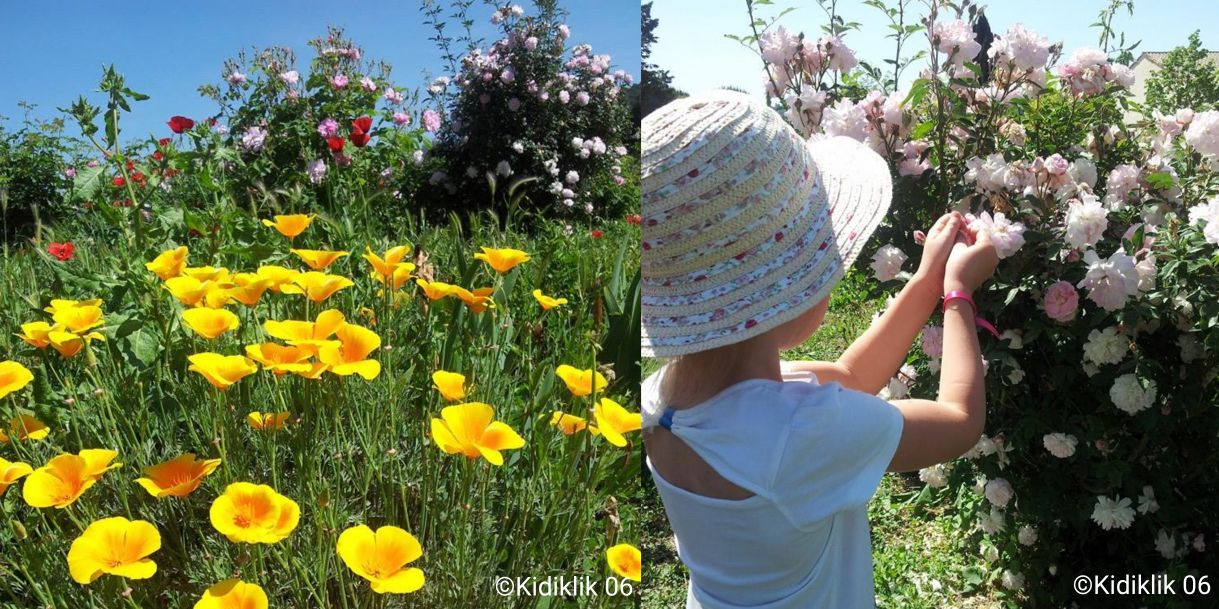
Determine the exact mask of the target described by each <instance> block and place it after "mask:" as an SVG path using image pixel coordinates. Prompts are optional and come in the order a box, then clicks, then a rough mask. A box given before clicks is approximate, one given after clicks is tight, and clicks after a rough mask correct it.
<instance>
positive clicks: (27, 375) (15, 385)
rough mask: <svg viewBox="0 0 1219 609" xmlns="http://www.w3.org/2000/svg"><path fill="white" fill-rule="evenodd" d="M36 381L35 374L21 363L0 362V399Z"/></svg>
mask: <svg viewBox="0 0 1219 609" xmlns="http://www.w3.org/2000/svg"><path fill="white" fill-rule="evenodd" d="M32 380H34V373H32V372H30V369H29V368H26V367H25V366H23V365H21V362H12V361H8V362H0V398H4V396H6V395H8V394H10V393H12V392H14V391H17V390H19V389H22V388H23V387H25V386H26V385H29V384H30V381H32Z"/></svg>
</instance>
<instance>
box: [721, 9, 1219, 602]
mask: <svg viewBox="0 0 1219 609" xmlns="http://www.w3.org/2000/svg"><path fill="white" fill-rule="evenodd" d="M869 4H871V5H873V6H877V7H878V8H882V9H884V8H885V6H884V5H883V4H882V3H880V2H871V3H869ZM825 5H827V6H829V7H832V3H825ZM903 6H904V4H903ZM751 9H752V5H751ZM830 10H831V12H832V8H830ZM945 10H946V11H949V12H948V13H947V14H945V13H941V12H939V11H938V10H936V9H932V10H931V12H930V14H929V15H927V18H926V19H925V20H924V21H923V22H922V23H921V24H914V25H913V27H911V24H901V23H899V24H898V26H899V28H900V30H899V31H900V32H906V33H907V36H906V38H901V37H900V36H899V37H898V41H899V44H900V43H901V42H905V41H908V40H909V34H910V33H914V32H919V31H921V32H924V33H925V34H926V41H927V43H928V50H927V51H926V54H925V56H926V58H927V60H928V61H927V63H928V66H927V68H926V69H925V70H923V71H922V72H921V73H920V74H919V75H918V77H917V78H915V79H913V81H912V82H911V83H910V84H909V86H908V89H906V90H903V91H900V92H895V91H892V90H891V83H894V82H897V81H898V80H899V79H898V74H899V73H900V67H899V68H898V69H897V70H896V71H895V73H894V75H893V80H892V81H886V80H885V79H884V78H883V76H878V75H879V74H880V71H879V70H877V69H875V68H873V67H871V66H869V65H867V64H866V63H864V62H860V61H859V60H858V59H857V58H856V57H855V55H854V53H853V52H852V51H851V50H850V48H849V47H848V46H847V44H846V42H844V40H845V39H844V35H845V34H846V32H847V30H848V29H849V28H846V27H844V25H843V23H842V21H841V20H840V19H835V18H834V15H832V14H831V21H830V23H831V26H828V27H827V28H825V30H826V31H825V32H824V35H822V36H820V37H816V36H805V35H804V34H802V33H794V32H790V31H788V30H786V29H784V28H783V27H782V26H774V22H773V21H772V22H770V23H769V24H768V22H766V21H765V20H761V21H758V20H755V21H754V23H755V28H761V29H755V30H754V32H753V34H752V35H750V36H745V37H742V38H741V39H742V41H744V42H746V43H747V44H752V45H756V47H757V52H758V54H759V56H760V57H761V58H762V60H763V63H764V65H765V68H766V70H765V76H764V80H765V83H766V88H767V93H768V98H769V99H770V100H771V102H772V103H773V104H774V105H775V107H776V108H777V109H779V110H781V111H782V112H784V113H785V114H786V116H787V117H788V119H789V120H790V122H791V123H792V124H793V125H794V126H795V127H797V129H799V130H800V131H802V132H803V133H805V134H807V135H809V136H810V137H824V136H826V135H846V136H849V137H853V138H856V139H859V140H861V141H865V142H867V143H869V144H871V145H872V147H873V148H874V149H875V150H876V151H877V152H879V153H880V154H882V155H884V156H885V157H886V158H887V159H889V161H890V163H891V165H892V168H893V173H894V175H895V181H896V185H895V197H894V202H893V210H892V214H891V216H890V220H891V221H890V223H889V225H888V227H886V228H884V229H882V230H881V231H878V233H877V234H878V238H877V239H876V242H875V243H874V244H873V247H874V248H876V249H875V255H874V256H872V263H871V268H872V271H873V272H874V273H875V277H876V279H877V281H878V283H877V284H876V286H877V289H876V290H875V292H874V294H875V295H876V296H877V297H880V296H883V295H884V294H887V293H893V292H896V291H897V290H898V289H900V288H901V286H902V285H903V282H904V280H905V279H907V278H908V277H909V273H902V272H901V268H902V266H903V264H904V263H905V262H906V259H907V255H906V254H905V253H903V252H902V249H903V248H906V249H907V250H908V251H909V248H910V246H911V245H913V242H914V241H915V240H916V239H917V238H918V237H917V236H916V235H914V234H913V233H912V229H916V228H918V227H920V226H927V222H928V221H929V220H930V218H932V217H934V216H935V215H937V214H939V213H942V212H944V211H946V210H948V209H951V208H956V209H960V210H961V211H963V212H965V213H967V214H968V219H969V221H970V223H971V227H972V228H974V229H975V230H985V231H988V232H989V233H990V234H991V236H992V238H993V239H994V242H995V245H996V247H997V249H998V250H999V255H1000V257H1001V258H1002V259H1003V260H1002V261H1001V264H1000V267H999V270H998V272H997V273H996V276H995V277H994V278H993V279H992V280H991V281H990V282H989V283H988V284H987V285H986V286H984V288H983V289H982V291H981V293H980V294H977V295H976V299H977V301H978V303H979V306H980V308H981V310H980V311H979V315H980V316H981V317H984V318H985V319H987V320H989V321H991V322H993V323H994V324H995V325H996V326H997V327H998V328H999V329H1000V330H1001V331H1002V332H1001V334H1000V335H999V336H998V337H992V336H990V335H988V334H986V333H982V334H981V335H980V336H981V343H982V351H983V358H984V360H985V363H986V366H987V376H986V384H987V403H988V407H987V413H988V418H987V427H986V435H984V436H983V437H982V438H981V439H980V440H979V442H978V444H977V446H976V447H975V448H974V449H973V450H971V451H970V452H969V453H967V454H966V455H965V456H964V457H963V458H961V459H958V460H955V461H953V462H951V463H947V464H942V465H938V466H935V467H933V468H928V469H926V470H923V471H922V472H920V474H919V477H920V478H921V479H922V480H923V481H924V482H925V483H926V484H927V485H928V486H929V487H934V488H939V487H945V488H943V490H938V491H932V490H930V489H929V490H928V491H927V493H926V494H925V497H928V498H930V497H931V496H934V497H935V498H938V500H939V501H942V502H944V503H946V504H951V505H952V506H954V507H955V509H956V511H957V512H956V513H957V516H956V518H957V519H958V522H960V523H962V524H961V527H962V529H963V530H962V534H963V535H964V536H966V537H965V539H966V540H967V541H965V542H963V543H965V544H967V547H970V548H973V549H977V551H978V552H979V554H980V561H979V562H980V563H982V564H983V565H984V569H985V571H984V572H985V574H986V577H985V579H986V580H987V581H988V582H989V583H990V584H991V585H993V586H994V588H995V589H996V594H997V595H998V596H1001V597H1004V598H1007V599H1009V600H1010V601H1011V602H1012V603H1016V602H1019V601H1025V602H1030V603H1031V604H1032V605H1033V606H1043V605H1044V604H1046V603H1051V602H1052V603H1054V604H1055V605H1056V606H1057V605H1061V603H1062V602H1063V601H1064V599H1070V598H1072V592H1071V584H1072V580H1073V579H1074V577H1075V576H1076V575H1080V574H1110V573H1117V574H1121V573H1145V574H1149V573H1151V572H1163V571H1166V572H1168V574H1169V578H1170V579H1172V578H1175V579H1176V580H1178V581H1180V578H1181V576H1182V575H1183V574H1184V573H1185V572H1187V571H1189V570H1197V572H1199V573H1202V574H1205V573H1207V572H1213V567H1214V566H1215V565H1216V560H1215V559H1214V557H1213V554H1214V552H1212V551H1209V550H1208V549H1207V543H1208V542H1210V541H1213V537H1212V534H1213V531H1214V530H1215V526H1216V525H1217V524H1219V519H1217V517H1216V513H1219V512H1217V509H1216V508H1219V468H1217V467H1216V465H1219V451H1216V450H1215V449H1214V448H1213V446H1212V444H1211V443H1212V442H1213V439H1214V437H1215V435H1216V433H1217V432H1219V408H1216V407H1217V406H1219V396H1217V394H1216V392H1215V391H1214V387H1213V385H1212V382H1213V380H1214V378H1215V376H1216V364H1217V363H1219V362H1217V358H1216V356H1215V353H1216V351H1215V350H1216V348H1217V347H1219V330H1217V329H1216V328H1217V326H1219V298H1217V296H1219V273H1216V265H1217V264H1219V249H1217V246H1219V229H1217V228H1216V226H1219V224H1217V223H1219V173H1217V172H1216V170H1217V169H1219V112H1215V111H1206V112H1194V111H1192V110H1190V109H1181V110H1179V111H1177V112H1176V113H1175V114H1173V115H1169V116H1164V115H1161V114H1159V113H1148V114H1147V115H1146V117H1145V118H1144V119H1143V120H1139V121H1136V122H1130V123H1125V122H1122V120H1121V111H1122V110H1127V109H1134V110H1138V109H1139V108H1138V106H1137V105H1136V104H1135V103H1133V102H1132V100H1131V99H1130V97H1129V95H1128V93H1127V90H1126V89H1127V87H1129V86H1130V85H1131V83H1132V82H1133V74H1132V73H1131V71H1130V70H1129V68H1128V67H1126V66H1125V65H1123V64H1121V63H1119V62H1117V61H1115V60H1114V59H1113V58H1112V57H1111V53H1110V52H1107V51H1102V50H1098V49H1093V48H1080V49H1077V50H1074V51H1072V52H1070V53H1069V54H1067V55H1066V56H1065V57H1064V55H1063V53H1062V52H1061V46H1060V45H1059V44H1051V42H1050V41H1049V40H1047V39H1046V38H1045V37H1042V36H1039V35H1038V34H1036V33H1034V32H1032V31H1030V30H1028V29H1027V28H1025V27H1023V26H1022V25H1019V24H1016V25H1012V26H1011V27H1010V28H1008V29H1007V30H1006V31H1005V32H1003V33H1000V34H997V35H996V38H995V40H994V41H993V43H992V44H991V45H990V47H989V51H988V52H987V53H984V54H983V53H980V51H981V47H980V45H979V44H978V43H977V42H976V41H975V38H974V33H973V28H972V26H973V22H974V21H975V20H976V18H977V16H978V13H977V12H976V9H975V8H973V7H971V6H970V5H969V3H968V2H966V3H964V4H963V6H961V7H959V8H951V9H945ZM886 14H889V15H890V16H891V17H892V16H893V15H895V14H896V11H894V12H893V13H888V12H886ZM752 17H753V15H752V14H751V18H752ZM920 25H921V27H920ZM772 26H773V27H772ZM1109 34H1111V32H1109ZM1108 38H1109V36H1104V35H1103V36H1102V46H1106V48H1107V45H1105V42H1104V41H1105V40H1106V39H1108ZM898 57H899V58H900V57H901V51H900V49H899V52H898ZM916 57H917V56H916ZM983 60H985V61H984V63H985V64H986V69H983V67H982V66H981V65H980V63H983ZM852 71H854V72H855V73H856V76H855V77H858V74H859V73H863V74H864V75H869V76H871V80H872V81H875V82H886V83H890V90H885V91H871V92H868V93H865V94H862V95H859V94H854V93H855V92H853V91H852V90H851V89H850V88H849V87H847V86H846V83H849V82H852V78H853V76H852ZM907 266H908V265H907ZM882 314H883V313H882ZM941 340H942V334H941V330H940V327H939V321H938V320H935V319H933V320H932V322H931V323H930V324H929V325H928V327H927V328H926V331H925V332H924V334H923V338H922V340H921V341H920V346H919V347H918V348H917V349H916V351H915V352H913V353H911V355H910V357H909V360H908V366H907V367H904V368H903V373H902V374H901V375H900V376H899V379H895V380H894V382H893V383H891V384H890V386H889V387H888V388H886V389H885V390H884V392H883V393H884V395H887V396H888V397H892V398H899V397H904V396H905V395H906V394H907V392H908V394H909V395H912V396H914V397H923V398H934V396H935V394H936V390H937V386H938V382H937V380H936V373H937V372H938V370H939V366H940V361H939V358H940V355H941V353H940V350H941ZM1033 582H1037V584H1036V585H1032V583H1033ZM1146 600H1148V601H1150V600H1153V599H1152V598H1151V597H1148V599H1146ZM1159 601H1160V602H1163V599H1162V598H1161V599H1159Z"/></svg>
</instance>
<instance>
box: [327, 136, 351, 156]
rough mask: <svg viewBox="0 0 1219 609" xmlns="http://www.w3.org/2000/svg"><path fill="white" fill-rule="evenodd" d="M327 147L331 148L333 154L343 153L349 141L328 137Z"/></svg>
mask: <svg viewBox="0 0 1219 609" xmlns="http://www.w3.org/2000/svg"><path fill="white" fill-rule="evenodd" d="M326 145H327V146H330V151H331V152H342V151H343V146H345V145H347V140H345V139H343V138H341V137H328V138H326Z"/></svg>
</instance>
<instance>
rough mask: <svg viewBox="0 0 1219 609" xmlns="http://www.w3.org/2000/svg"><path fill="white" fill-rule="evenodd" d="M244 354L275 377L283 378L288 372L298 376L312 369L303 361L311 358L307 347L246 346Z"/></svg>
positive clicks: (265, 344)
mask: <svg viewBox="0 0 1219 609" xmlns="http://www.w3.org/2000/svg"><path fill="white" fill-rule="evenodd" d="M268 323H270V322H268ZM245 354H246V357H249V358H250V359H252V360H254V361H256V362H258V363H259V364H262V369H263V370H269V371H271V372H272V373H274V374H275V376H283V375H285V374H287V373H289V372H294V373H297V374H300V373H302V372H308V371H309V369H310V368H312V367H313V365H312V364H310V363H309V362H307V361H305V360H307V359H309V358H310V357H312V356H313V350H312V349H309V348H307V347H297V346H288V347H285V346H283V345H280V344H276V343H262V344H261V345H246V348H245Z"/></svg>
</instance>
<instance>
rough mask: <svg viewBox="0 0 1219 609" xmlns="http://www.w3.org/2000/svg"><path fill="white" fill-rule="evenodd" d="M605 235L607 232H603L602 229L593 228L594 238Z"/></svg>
mask: <svg viewBox="0 0 1219 609" xmlns="http://www.w3.org/2000/svg"><path fill="white" fill-rule="evenodd" d="M604 236H605V233H603V232H601V231H599V230H597V229H595V228H594V229H593V232H592V238H593V239H600V238H602V237H604Z"/></svg>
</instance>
